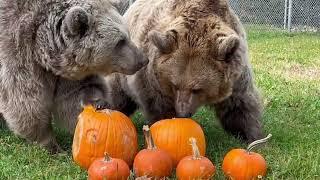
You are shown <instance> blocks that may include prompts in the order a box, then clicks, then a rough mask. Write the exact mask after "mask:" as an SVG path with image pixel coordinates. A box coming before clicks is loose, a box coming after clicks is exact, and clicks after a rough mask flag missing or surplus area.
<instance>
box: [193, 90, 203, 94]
mask: <svg viewBox="0 0 320 180" xmlns="http://www.w3.org/2000/svg"><path fill="white" fill-rule="evenodd" d="M201 92H202V89H192V93H193V94H199V93H201Z"/></svg>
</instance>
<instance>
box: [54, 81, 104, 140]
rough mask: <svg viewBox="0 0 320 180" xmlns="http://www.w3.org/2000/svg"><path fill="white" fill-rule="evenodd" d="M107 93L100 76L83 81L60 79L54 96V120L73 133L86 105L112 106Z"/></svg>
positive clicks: (98, 107) (100, 107)
mask: <svg viewBox="0 0 320 180" xmlns="http://www.w3.org/2000/svg"><path fill="white" fill-rule="evenodd" d="M105 94H106V89H105V85H104V82H103V81H102V79H100V78H99V77H98V76H92V77H88V78H86V79H84V80H81V81H70V80H65V79H60V80H59V83H58V87H57V90H56V94H55V98H54V99H55V101H54V104H55V105H54V113H53V116H54V121H55V122H56V123H57V124H58V126H59V127H61V128H64V129H67V130H68V132H69V133H70V134H73V133H74V130H75V127H76V125H77V122H78V116H79V114H80V113H81V112H82V110H83V107H84V106H85V105H89V104H91V105H93V106H94V107H95V108H97V109H105V108H110V105H109V103H108V102H107V101H106V95H105Z"/></svg>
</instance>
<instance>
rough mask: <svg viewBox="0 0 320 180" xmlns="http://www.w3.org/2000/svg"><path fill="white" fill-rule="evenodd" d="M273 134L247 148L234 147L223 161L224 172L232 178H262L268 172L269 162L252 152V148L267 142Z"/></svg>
mask: <svg viewBox="0 0 320 180" xmlns="http://www.w3.org/2000/svg"><path fill="white" fill-rule="evenodd" d="M271 136H272V135H271V134H269V135H268V136H267V137H266V138H264V139H260V140H257V141H254V142H252V143H251V144H249V146H248V148H247V149H246V150H245V149H232V150H231V151H229V152H228V153H227V154H226V156H225V157H224V159H223V163H222V170H223V172H224V174H225V175H226V176H227V177H228V178H229V179H232V180H252V179H262V178H263V177H264V176H265V175H266V172H267V163H266V161H265V159H264V158H263V157H262V156H261V155H260V154H258V153H255V152H252V149H253V148H255V147H256V146H258V145H260V144H262V143H265V142H267V140H268V139H269V138H271Z"/></svg>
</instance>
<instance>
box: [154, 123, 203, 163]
mask: <svg viewBox="0 0 320 180" xmlns="http://www.w3.org/2000/svg"><path fill="white" fill-rule="evenodd" d="M150 130H151V134H152V137H153V140H154V143H155V145H156V146H157V147H158V148H159V149H162V150H165V151H166V152H168V153H169V154H170V156H171V159H172V160H173V165H174V167H176V166H177V164H178V163H179V161H180V160H181V159H182V158H184V157H185V156H189V155H192V147H191V146H190V143H189V138H191V137H194V138H195V139H196V141H197V145H198V148H199V152H200V155H202V156H204V155H205V152H206V141H205V136H204V133H203V131H202V128H201V126H200V125H199V124H198V123H196V122H195V121H193V120H192V119H188V118H173V119H165V120H161V121H158V122H156V123H155V124H153V125H152V126H151V128H150Z"/></svg>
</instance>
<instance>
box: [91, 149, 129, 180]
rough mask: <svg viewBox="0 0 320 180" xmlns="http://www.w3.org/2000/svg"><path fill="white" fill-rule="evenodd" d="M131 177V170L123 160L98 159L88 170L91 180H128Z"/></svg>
mask: <svg viewBox="0 0 320 180" xmlns="http://www.w3.org/2000/svg"><path fill="white" fill-rule="evenodd" d="M129 176H130V169H129V166H128V165H127V163H126V162H125V161H124V160H122V159H117V158H111V157H110V156H109V155H108V154H105V157H103V158H99V159H96V160H95V161H94V162H93V163H92V164H91V166H90V168H89V170H88V179H89V180H104V179H110V180H113V179H114V180H126V179H128V177H129Z"/></svg>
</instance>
